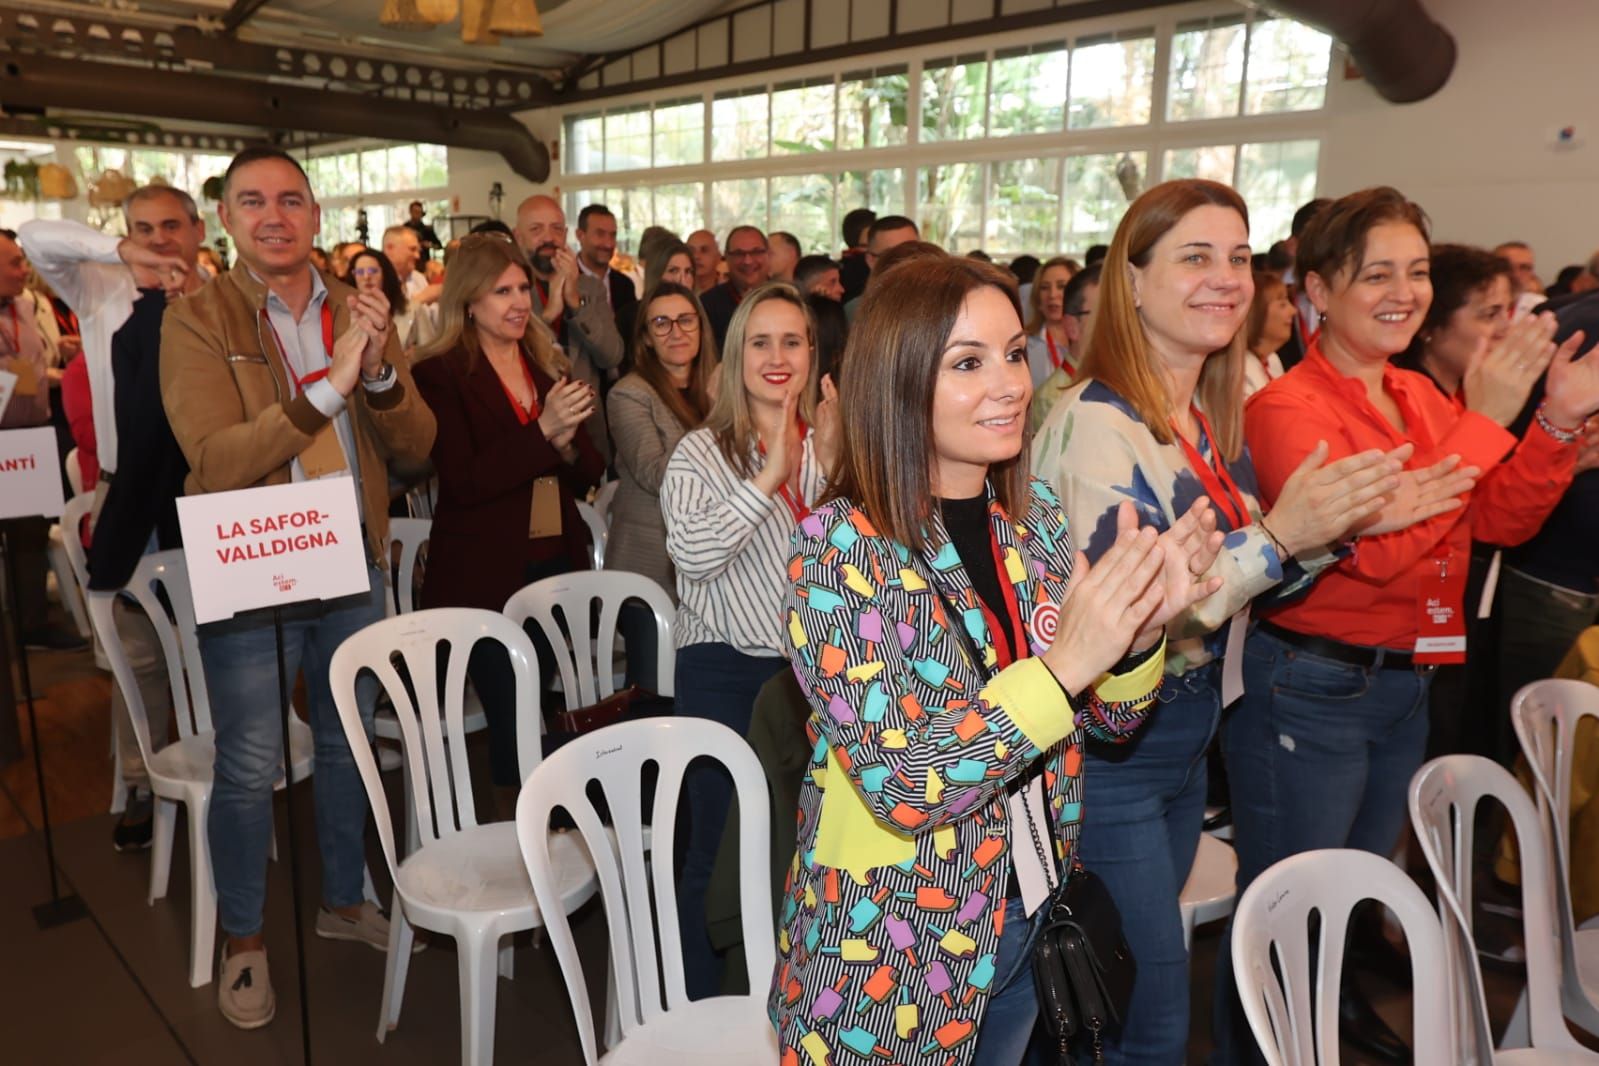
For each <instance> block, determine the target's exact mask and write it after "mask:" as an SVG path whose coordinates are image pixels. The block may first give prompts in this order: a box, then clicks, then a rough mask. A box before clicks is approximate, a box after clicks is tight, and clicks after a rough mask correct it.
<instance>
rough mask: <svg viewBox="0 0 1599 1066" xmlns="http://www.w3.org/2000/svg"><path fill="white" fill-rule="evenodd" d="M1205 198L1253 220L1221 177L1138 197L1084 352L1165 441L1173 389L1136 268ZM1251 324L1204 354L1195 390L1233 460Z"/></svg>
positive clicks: (1090, 369) (1092, 371) (1164, 186)
mask: <svg viewBox="0 0 1599 1066" xmlns="http://www.w3.org/2000/svg"><path fill="white" fill-rule="evenodd" d="M1206 205H1212V206H1215V207H1225V208H1230V209H1231V210H1233V211H1236V212H1238V216H1239V217H1240V218H1242V219H1243V220H1244V228H1245V229H1246V230H1247V229H1248V228H1249V208H1248V207H1247V206H1245V204H1244V199H1243V197H1241V196H1239V195H1238V193H1236V192H1234V191H1233V190H1232V189H1231V188H1230V187H1228V186H1226V185H1223V184H1221V183H1220V182H1215V181H1203V180H1201V179H1198V178H1184V179H1181V180H1178V181H1167V182H1162V183H1161V184H1159V185H1157V186H1155V187H1154V188H1153V189H1150V190H1149V191H1148V192H1146V193H1144V194H1143V195H1142V196H1140V197H1139V198H1138V199H1136V200H1134V201H1133V205H1132V206H1131V207H1129V208H1128V209H1127V214H1125V215H1123V216H1122V220H1121V224H1120V225H1118V226H1117V227H1116V236H1114V237H1112V238H1111V242H1110V251H1109V252H1108V253H1106V255H1105V265H1104V269H1103V273H1102V274H1101V276H1100V280H1099V306H1098V307H1097V309H1096V310H1095V312H1094V318H1095V319H1096V321H1095V323H1094V331H1093V333H1092V334H1091V335H1090V336H1089V340H1088V352H1087V354H1086V355H1085V356H1084V357H1083V365H1082V372H1081V373H1082V376H1083V377H1091V378H1094V379H1096V380H1098V381H1102V382H1104V383H1105V384H1106V385H1107V386H1108V387H1110V388H1111V389H1112V390H1114V391H1115V392H1116V394H1117V395H1118V396H1120V397H1121V398H1122V399H1124V400H1126V401H1127V403H1128V404H1129V405H1131V407H1132V408H1133V410H1134V411H1137V412H1138V417H1139V418H1140V419H1141V420H1142V421H1143V423H1144V426H1145V428H1146V429H1148V430H1149V433H1150V436H1152V437H1154V438H1155V439H1156V440H1158V441H1160V443H1162V444H1171V443H1173V442H1174V441H1175V440H1176V439H1177V437H1176V433H1175V431H1174V430H1173V429H1172V428H1171V417H1172V409H1171V393H1170V392H1169V391H1168V390H1167V387H1166V373H1165V370H1164V369H1163V368H1162V367H1161V365H1160V360H1159V357H1157V356H1156V355H1155V353H1154V351H1153V350H1152V349H1151V348H1150V345H1149V337H1148V335H1147V334H1145V332H1144V322H1143V319H1142V318H1141V317H1140V316H1139V314H1138V304H1137V299H1136V297H1135V296H1134V295H1133V271H1132V268H1133V267H1135V266H1137V267H1140V268H1142V267H1145V266H1148V265H1149V259H1150V255H1151V253H1152V252H1153V251H1154V248H1155V243H1156V242H1157V241H1159V240H1160V239H1161V238H1162V237H1164V236H1165V235H1166V234H1167V233H1168V232H1169V231H1170V230H1171V228H1172V227H1173V226H1175V225H1177V223H1178V222H1180V221H1181V220H1182V219H1183V217H1184V216H1185V215H1187V214H1188V212H1190V211H1192V210H1194V209H1195V208H1198V207H1204V206H1206ZM1246 332H1247V331H1246V330H1243V329H1240V330H1239V331H1238V332H1237V333H1236V334H1234V335H1233V339H1232V341H1231V342H1230V343H1229V344H1228V345H1227V347H1225V348H1221V349H1218V350H1217V352H1215V353H1213V354H1212V355H1211V357H1210V358H1209V359H1207V360H1205V366H1204V369H1202V370H1201V371H1200V372H1199V385H1198V387H1197V388H1196V389H1195V390H1194V396H1195V398H1196V399H1197V400H1198V401H1199V406H1200V407H1201V408H1203V409H1204V411H1205V414H1206V416H1207V417H1208V418H1209V419H1210V424H1211V427H1212V428H1213V429H1214V430H1215V432H1216V439H1215V440H1214V441H1212V442H1211V443H1212V445H1214V446H1215V447H1216V448H1217V449H1218V450H1219V451H1220V452H1221V454H1222V455H1223V456H1224V457H1225V458H1227V459H1229V460H1231V459H1236V458H1238V456H1239V454H1240V453H1241V452H1242V451H1243V447H1244V427H1243V422H1244V410H1243V404H1241V403H1240V402H1239V397H1240V396H1242V395H1243V389H1244V360H1245V359H1247V358H1248V357H1249V356H1248V353H1247V351H1246V349H1245V342H1246V341H1247V340H1248V338H1247V337H1246V336H1245V333H1246Z"/></svg>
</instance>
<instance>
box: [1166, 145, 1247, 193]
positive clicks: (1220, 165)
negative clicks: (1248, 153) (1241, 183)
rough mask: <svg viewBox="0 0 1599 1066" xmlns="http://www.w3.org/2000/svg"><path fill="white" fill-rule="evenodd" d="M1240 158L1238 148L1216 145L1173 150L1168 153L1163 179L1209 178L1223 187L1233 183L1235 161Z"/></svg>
mask: <svg viewBox="0 0 1599 1066" xmlns="http://www.w3.org/2000/svg"><path fill="white" fill-rule="evenodd" d="M1237 156H1238V146H1237V145H1233V144H1215V145H1210V146H1208V147H1205V148H1173V149H1171V150H1170V151H1168V152H1167V153H1166V160H1165V163H1166V165H1165V168H1164V169H1163V171H1162V174H1161V177H1162V178H1163V179H1164V180H1166V181H1170V180H1172V179H1173V178H1208V179H1209V180H1211V181H1219V182H1221V183H1222V184H1223V185H1231V184H1232V183H1233V161H1234V160H1235V159H1236V158H1237Z"/></svg>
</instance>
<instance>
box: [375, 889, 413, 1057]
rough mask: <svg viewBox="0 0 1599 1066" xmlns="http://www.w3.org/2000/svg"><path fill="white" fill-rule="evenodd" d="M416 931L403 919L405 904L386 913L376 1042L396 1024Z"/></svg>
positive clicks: (397, 1024)
mask: <svg viewBox="0 0 1599 1066" xmlns="http://www.w3.org/2000/svg"><path fill="white" fill-rule="evenodd" d="M415 936H416V931H415V930H413V929H412V928H411V923H410V922H408V921H406V920H405V908H403V907H401V906H398V905H396V906H395V908H394V913H393V914H391V915H389V953H388V957H387V958H385V959H384V960H383V1001H382V1003H380V1004H379V1005H378V1007H379V1009H378V1043H382V1042H383V1038H384V1037H386V1036H388V1035H389V1031H390V1030H392V1029H396V1028H398V1027H399V1025H400V1004H401V1002H402V1001H403V1000H404V999H405V976H406V974H407V973H408V972H409V971H410V968H411V941H412V940H413V939H414V938H415Z"/></svg>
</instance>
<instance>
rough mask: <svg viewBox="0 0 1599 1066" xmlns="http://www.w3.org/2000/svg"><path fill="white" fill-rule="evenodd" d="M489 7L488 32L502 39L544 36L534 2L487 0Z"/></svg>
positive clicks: (524, 0)
mask: <svg viewBox="0 0 1599 1066" xmlns="http://www.w3.org/2000/svg"><path fill="white" fill-rule="evenodd" d="M489 6H490V8H491V10H492V13H491V14H490V15H489V32H491V33H497V34H500V35H501V36H504V37H542V36H544V23H543V22H541V21H539V8H538V4H537V3H536V2H535V0H489Z"/></svg>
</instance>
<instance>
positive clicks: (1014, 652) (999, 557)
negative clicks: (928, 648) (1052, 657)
mask: <svg viewBox="0 0 1599 1066" xmlns="http://www.w3.org/2000/svg"><path fill="white" fill-rule="evenodd" d="M988 536H989V550H991V551H992V552H993V553H994V576H995V577H997V578H998V579H999V591H1000V595H1001V596H1003V597H1004V600H1005V614H1006V618H1007V620H1008V621H1009V622H1010V633H1009V636H1010V641H1009V642H1008V644H1007V642H1006V641H1003V640H1001V639H999V635H1000V632H1001V630H1000V628H999V616H998V615H996V614H995V613H994V612H993V611H992V610H991V609H990V608H989V606H988V604H986V603H984V602H983V598H982V597H981V596H978V595H977V592H976V589H973V590H972V596H973V598H974V599H976V600H977V606H978V608H979V609H980V610H981V611H982V612H983V621H984V622H986V623H987V624H988V632H989V633H990V634H991V635H992V637H993V641H994V654H995V655H996V656H997V657H998V658H999V668H1000V669H1001V670H1003V669H1005V667H1007V666H1009V665H1010V664H1011V663H1013V662H1015V661H1016V659H1017V657H1018V656H1019V657H1021V658H1023V659H1025V658H1027V657H1028V656H1029V655H1031V654H1032V649H1031V648H1030V647H1028V644H1027V634H1026V632H1025V631H1024V630H1023V629H1022V608H1021V604H1020V603H1019V602H1017V599H1016V586H1015V585H1013V584H1011V580H1010V575H1009V574H1008V573H1007V572H1006V570H1005V555H1004V553H1003V552H1002V551H1000V548H999V537H998V536H996V535H995V533H994V526H993V520H992V518H990V521H989V527H988ZM951 624H952V625H959V624H960V622H959V621H958V620H955V619H952V620H951Z"/></svg>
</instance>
